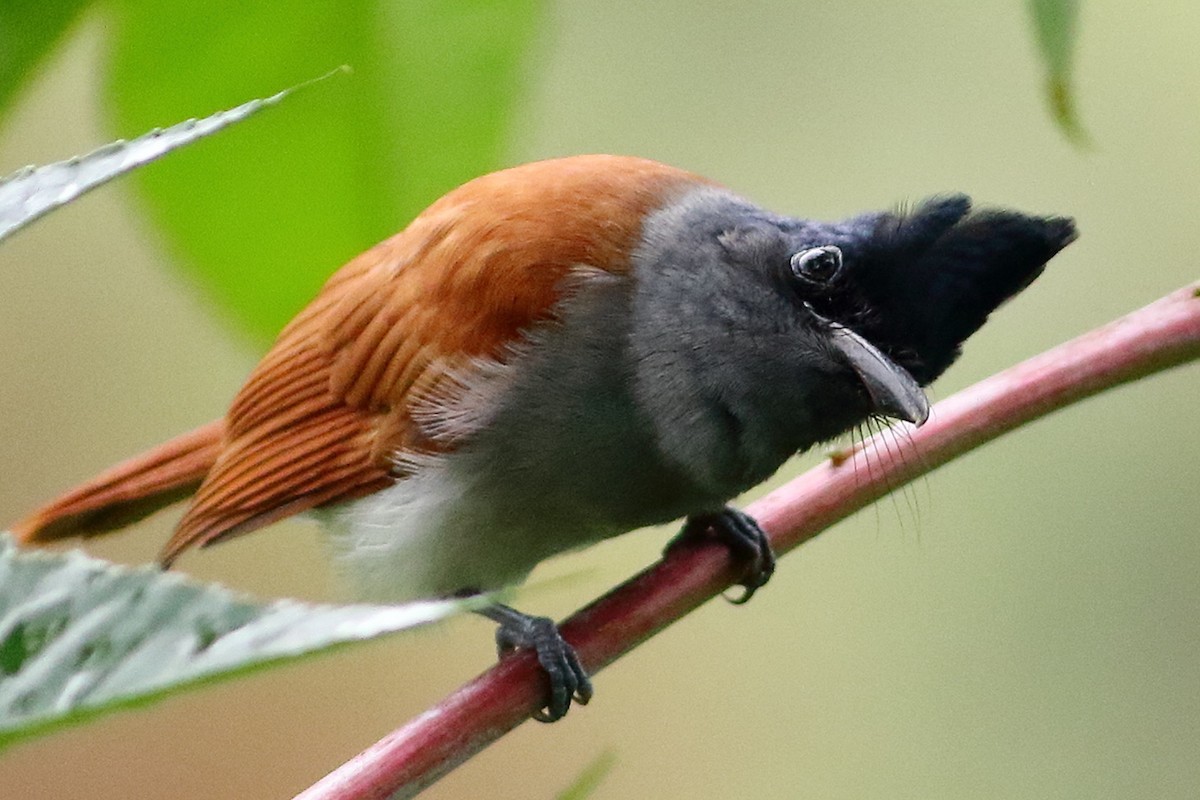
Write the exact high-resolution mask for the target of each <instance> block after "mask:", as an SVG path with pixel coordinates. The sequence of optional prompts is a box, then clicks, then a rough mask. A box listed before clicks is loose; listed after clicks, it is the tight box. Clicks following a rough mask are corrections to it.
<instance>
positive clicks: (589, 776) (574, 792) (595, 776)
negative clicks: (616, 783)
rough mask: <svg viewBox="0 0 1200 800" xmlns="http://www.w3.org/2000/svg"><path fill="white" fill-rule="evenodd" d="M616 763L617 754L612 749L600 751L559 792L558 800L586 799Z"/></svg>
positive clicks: (598, 786)
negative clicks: (568, 784) (569, 783)
mask: <svg viewBox="0 0 1200 800" xmlns="http://www.w3.org/2000/svg"><path fill="white" fill-rule="evenodd" d="M616 763H617V754H616V753H614V752H613V751H612V750H605V751H603V752H601V753H600V755H598V756H596V757H595V758H594V759H592V761H591V763H590V764H588V765H587V766H586V767H584V768H583V771H582V772H580V773H579V775H577V776H576V778H575V780H573V781H571V785H570V786H568V787H567V788H566V789H564V790H562V791H561V792H559V794H558V800H586V799H587V798H589V797H591V796H592V795H593V794H594V793H595V792H596V789H598V788H600V784H601V783H602V782H603V781H604V779H605V778H606V777H608V773H610V772H612V768H613V767H614V766H616Z"/></svg>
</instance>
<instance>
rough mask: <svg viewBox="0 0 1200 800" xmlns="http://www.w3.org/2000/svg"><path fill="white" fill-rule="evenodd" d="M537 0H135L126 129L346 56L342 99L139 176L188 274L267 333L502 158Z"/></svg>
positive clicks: (124, 35)
mask: <svg viewBox="0 0 1200 800" xmlns="http://www.w3.org/2000/svg"><path fill="white" fill-rule="evenodd" d="M540 7H541V2H540V0H503V1H502V2H483V1H482V0H469V1H468V0H415V1H412V2H403V3H397V2H389V0H371V1H368V0H353V1H350V2H347V1H345V0H316V1H314V0H275V2H272V3H244V2H240V1H239V2H234V0H210V2H204V3H196V2H192V0H186V1H185V0H124V1H123V2H120V3H119V4H118V6H117V10H118V12H119V13H118V14H117V18H118V22H119V24H118V26H117V28H116V34H115V36H116V40H115V42H114V45H113V62H112V74H111V81H110V84H109V94H110V97H111V106H112V109H113V112H114V114H115V124H116V127H117V129H118V131H120V132H127V131H139V130H144V129H145V128H147V127H151V126H154V125H156V124H162V122H163V121H164V120H168V121H169V120H173V119H178V118H181V117H184V116H188V115H189V114H194V113H196V111H197V110H198V109H199V110H206V109H212V108H224V107H227V106H229V105H231V104H232V103H234V102H237V101H238V100H239V99H240V98H243V97H255V96H260V95H262V94H264V93H265V92H267V91H270V90H272V89H273V88H274V87H276V86H287V85H290V84H293V83H296V82H297V81H298V80H302V79H303V78H306V77H308V76H311V75H315V74H320V73H322V72H325V71H327V70H329V69H330V68H332V67H334V66H337V65H338V64H349V65H350V66H351V67H352V68H353V70H354V74H353V75H352V76H351V77H350V78H349V79H348V80H346V81H338V82H337V84H336V87H333V86H331V87H330V89H331V90H330V91H321V92H312V93H309V94H308V95H307V96H306V97H304V98H302V99H300V100H297V101H296V102H295V103H294V104H293V106H292V108H291V109H290V110H289V113H288V114H278V115H273V116H272V118H270V119H265V120H263V121H262V123H261V124H258V125H254V126H246V127H244V128H242V129H241V130H238V131H235V132H234V133H233V134H231V135H229V136H225V137H222V138H221V140H220V141H219V142H215V143H209V144H207V145H203V146H200V147H196V148H191V149H189V151H188V152H187V153H183V154H180V155H179V156H178V157H176V158H172V159H170V160H169V161H168V162H164V163H162V164H160V165H157V166H155V167H154V168H153V169H150V170H145V171H143V172H142V173H141V174H139V176H138V184H139V186H140V188H141V189H143V190H144V197H145V199H146V201H147V203H148V205H149V208H150V211H151V213H152V215H153V216H154V217H155V218H156V220H157V221H158V222H159V223H161V226H162V227H163V228H165V230H166V231H167V232H168V233H169V235H170V237H171V239H172V241H173V243H174V244H175V245H177V247H178V249H179V251H180V254H181V255H182V256H183V261H184V262H185V264H186V265H187V267H188V268H189V269H190V270H191V271H192V272H193V273H194V274H195V275H196V276H198V277H199V278H200V280H201V281H202V283H203V284H204V285H205V286H206V287H207V288H208V289H209V290H210V292H211V293H212V294H213V295H215V296H216V297H217V298H218V299H219V300H220V301H221V303H222V304H223V305H224V306H225V307H226V308H227V309H229V310H231V311H232V312H233V313H234V315H235V318H236V319H237V320H238V321H239V322H241V323H242V324H243V325H244V326H245V327H246V328H247V329H249V330H250V331H252V332H254V333H256V334H258V335H262V336H268V335H270V336H273V335H274V334H275V333H276V332H277V331H278V329H279V328H280V327H281V326H282V325H283V323H284V322H286V321H287V319H289V318H290V317H291V316H292V315H293V314H294V313H295V312H296V311H297V309H299V308H300V307H301V306H302V305H303V304H304V303H306V302H307V301H308V300H309V299H311V297H312V296H313V294H315V292H316V290H317V289H318V288H319V287H320V285H321V284H322V283H323V282H324V280H325V279H326V278H327V277H328V275H329V274H330V273H332V272H333V271H334V270H335V269H336V268H337V267H339V266H341V264H342V263H344V262H345V261H346V260H348V259H349V258H350V257H352V256H353V255H355V254H357V253H359V252H361V251H362V250H364V249H366V248H367V247H369V246H370V245H372V244H374V243H376V242H377V241H379V240H381V239H383V238H385V237H387V236H389V235H391V234H392V233H395V232H396V231H397V230H399V229H401V228H402V227H403V226H404V225H405V224H406V223H407V222H408V220H410V219H411V218H412V217H413V216H414V215H415V214H416V213H417V212H419V211H420V210H421V209H422V208H424V207H425V206H426V205H427V204H428V203H429V202H431V201H432V200H433V199H435V198H436V197H438V196H439V195H440V194H442V193H443V192H445V191H447V190H448V189H450V188H452V187H453V186H455V185H457V184H459V183H461V182H463V181H464V180H467V179H469V178H471V177H474V176H475V175H478V174H481V173H483V172H487V171H490V170H491V169H494V168H495V167H496V166H498V165H499V164H500V162H501V159H502V156H503V153H504V151H505V146H506V136H507V132H508V129H509V120H510V118H511V116H512V113H513V108H514V105H515V102H516V100H517V98H518V96H519V90H520V78H521V75H522V73H521V60H522V54H523V53H524V51H525V50H526V49H527V46H528V45H529V43H530V40H531V38H532V36H533V33H534V30H535V28H536V23H537V21H538V19H539V17H540V14H539V11H540Z"/></svg>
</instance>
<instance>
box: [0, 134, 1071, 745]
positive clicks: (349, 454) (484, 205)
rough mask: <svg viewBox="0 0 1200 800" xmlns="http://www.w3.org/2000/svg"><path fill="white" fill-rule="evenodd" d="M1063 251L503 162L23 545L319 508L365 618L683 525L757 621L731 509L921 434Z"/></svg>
mask: <svg viewBox="0 0 1200 800" xmlns="http://www.w3.org/2000/svg"><path fill="white" fill-rule="evenodd" d="M1076 235H1077V232H1076V227H1075V224H1074V221H1073V220H1072V219H1070V218H1068V217H1061V216H1036V215H1028V214H1024V213H1020V212H1017V211H1012V210H1005V209H998V208H993V209H986V208H985V209H982V210H975V209H974V208H973V206H972V203H971V200H970V199H969V198H968V197H967V196H965V195H962V194H946V195H938V196H934V197H931V198H929V199H927V200H925V201H923V202H921V203H919V204H917V205H915V206H913V207H911V208H908V209H903V208H898V209H893V210H887V211H874V212H865V213H862V214H858V215H855V216H852V217H850V218H847V219H844V220H841V221H836V222H824V221H818V220H810V219H806V218H801V217H794V216H789V215H786V214H780V213H775V212H773V211H770V210H767V209H765V208H763V207H761V206H759V205H757V204H755V203H753V202H751V201H750V200H748V199H746V198H744V197H743V196H741V195H740V194H738V193H736V192H734V191H733V190H731V189H728V188H726V187H725V186H723V185H721V184H719V183H717V182H715V181H713V180H710V179H707V178H705V177H702V176H700V175H697V174H694V173H692V172H688V171H686V170H683V169H680V168H676V167H672V166H668V165H666V164H662V163H659V162H657V161H652V160H647V159H642V158H637V157H632V156H616V155H601V154H597V155H580V156H569V157H563V158H556V159H549V160H543V161H536V162H532V163H528V164H523V165H519V166H515V167H511V168H508V169H504V170H501V171H498V172H493V173H490V174H487V175H484V176H481V177H478V178H475V179H473V180H471V181H469V182H467V183H465V184H463V185H462V186H460V187H458V188H456V189H454V190H452V191H450V192H449V193H447V194H446V195H444V196H443V197H441V198H440V199H438V200H437V201H435V202H434V203H433V204H432V205H430V206H429V207H428V208H427V209H426V210H425V211H423V212H422V213H420V214H419V215H418V216H417V217H415V218H414V219H413V220H412V221H411V222H410V223H409V224H408V225H407V226H406V227H404V228H403V229H402V230H401V231H400V232H399V233H397V234H395V235H394V236H392V237H391V238H389V239H386V240H384V241H383V242H381V243H379V244H377V245H375V246H374V247H372V248H371V249H369V250H366V251H365V252H363V253H362V254H360V255H358V256H357V257H355V258H353V259H352V260H351V261H349V262H348V263H347V264H345V265H344V266H343V267H341V268H340V269H339V270H337V271H336V272H335V273H333V275H332V276H331V277H330V278H329V279H328V281H327V282H326V283H325V285H324V287H323V288H322V289H321V290H320V292H319V293H318V294H317V295H316V297H315V299H313V300H312V302H311V303H310V304H309V305H308V306H307V307H306V308H304V309H303V310H302V311H300V312H299V314H298V315H297V316H296V317H295V318H294V319H293V320H292V321H291V322H290V323H289V324H287V325H286V326H285V327H284V328H283V330H282V332H281V333H280V334H279V336H278V338H277V339H276V341H275V343H274V344H273V346H272V347H271V348H270V349H269V351H268V352H267V353H266V355H265V356H264V357H263V359H262V360H261V362H260V363H259V364H258V365H257V366H256V367H255V368H254V369H253V370H252V371H251V373H250V375H249V377H248V378H247V380H246V382H245V384H244V385H243V386H242V388H241V389H240V391H238V392H237V394H236V396H235V397H234V399H233V401H232V404H231V406H230V407H229V409H228V411H227V412H226V414H225V416H224V417H223V418H221V419H218V420H216V421H214V422H211V423H209V424H206V425H203V426H201V427H200V428H197V429H196V430H193V431H191V432H189V433H185V434H183V435H181V436H179V437H177V438H175V439H172V440H170V441H168V442H166V443H164V444H162V445H160V446H158V447H155V448H153V449H151V450H149V451H148V452H146V453H144V454H142V455H139V456H136V457H134V458H132V459H129V460H127V461H124V462H122V463H120V464H118V465H116V466H114V467H112V468H110V469H109V470H107V471H105V472H103V473H101V474H100V475H98V476H97V477H95V478H94V479H92V480H90V481H87V482H85V483H83V484H82V485H79V486H77V487H76V488H74V489H72V490H70V491H68V492H66V493H64V494H62V495H60V496H59V497H58V498H56V499H55V500H53V501H51V502H50V503H48V504H47V505H45V506H43V507H41V508H40V509H38V510H36V511H34V512H33V513H31V514H30V515H28V516H26V517H25V518H24V519H22V520H20V521H18V522H16V523H15V524H14V525H13V526H12V528H11V530H12V532H13V534H14V535H15V537H16V538H17V540H18V541H20V542H22V543H25V544H42V543H46V542H49V541H52V540H57V539H61V538H64V537H70V536H94V535H97V534H100V533H104V532H107V531H110V530H115V529H117V528H121V527H124V526H126V525H129V524H131V523H133V522H135V521H137V520H139V519H141V518H143V517H145V516H147V515H149V514H151V513H153V512H154V511H157V510H158V509H161V508H163V507H165V506H167V505H170V504H173V503H176V502H179V501H182V500H186V501H187V506H186V510H185V512H184V514H183V516H182V519H181V520H180V521H179V523H178V525H177V526H176V528H175V530H174V533H173V535H172V536H171V537H170V539H169V541H168V542H167V543H166V545H165V547H164V548H163V549H162V551H161V554H160V556H159V562H160V563H161V564H162V565H163V566H164V567H169V566H170V565H171V564H172V563H173V562H175V561H176V559H178V558H179V556H180V555H181V554H183V553H184V552H185V551H187V550H189V549H190V548H193V547H206V546H209V545H212V544H215V543H217V542H222V541H225V540H228V539H231V538H233V537H236V536H241V535H243V534H246V533H250V532H252V531H255V530H259V529H261V528H264V527H266V526H268V525H270V524H272V523H274V522H276V521H278V520H281V519H284V518H287V517H291V516H294V515H298V514H307V515H309V516H312V517H315V518H316V519H317V520H318V522H319V524H320V526H321V528H322V530H323V531H324V534H325V539H326V541H327V542H328V545H329V550H330V553H331V560H332V562H333V563H334V564H335V565H336V569H337V571H338V572H340V573H342V574H343V575H344V577H345V580H346V581H347V582H348V583H349V585H350V586H351V587H352V589H353V591H354V593H355V594H356V595H357V596H358V597H360V598H362V599H364V600H369V601H378V602H400V601H403V600H409V599H415V598H434V597H461V596H468V595H473V594H477V593H484V592H491V591H493V590H496V589H498V588H501V587H509V586H513V585H516V584H519V583H520V582H521V581H523V580H524V579H525V578H526V576H527V575H528V574H529V573H530V571H531V570H532V569H533V568H534V566H536V565H537V564H538V563H540V562H541V561H543V560H544V559H546V558H548V557H550V556H553V555H555V554H557V553H561V552H564V551H567V550H576V549H580V548H583V547H585V546H587V545H590V544H593V543H596V542H599V541H601V540H603V539H607V538H609V537H612V536H616V535H618V534H623V533H625V532H627V531H631V530H634V529H638V528H643V527H647V526H651V525H658V524H664V523H668V522H671V521H673V520H678V519H684V520H685V522H684V523H683V527H682V529H681V532H680V533H679V535H678V536H677V537H675V539H673V540H672V542H671V544H670V545H668V549H670V547H672V546H676V545H678V544H679V543H681V542H686V541H690V540H692V539H695V538H697V537H707V538H716V539H717V540H719V541H722V542H725V543H726V544H727V545H728V546H729V551H730V557H731V558H734V559H736V560H737V561H738V562H739V564H741V566H742V569H743V571H744V578H743V581H742V586H743V587H744V589H745V591H744V594H743V596H742V597H741V598H739V599H740V600H746V599H749V597H750V595H752V594H753V593H754V592H755V591H756V590H757V589H758V588H760V587H761V586H762V585H763V584H764V583H766V581H767V579H768V578H770V577H771V574H772V572H773V571H774V567H775V563H774V554H773V553H772V552H771V548H770V545H769V543H768V540H767V537H766V535H765V533H764V532H763V531H762V529H761V528H760V526H759V525H758V524H757V523H756V522H755V520H754V519H753V518H751V517H750V516H749V515H747V514H746V513H744V512H742V511H739V510H737V509H735V508H733V507H732V506H730V505H729V503H730V501H731V499H732V498H734V497H736V496H738V495H739V494H741V493H743V492H745V491H746V490H748V489H750V488H752V487H754V486H756V485H757V484H759V483H761V482H762V481H764V480H765V479H766V478H768V477H769V476H770V475H772V474H773V473H774V472H775V471H776V470H777V469H778V468H779V467H780V466H781V465H782V464H783V463H784V462H785V461H786V460H787V459H788V458H790V457H791V456H792V455H794V454H796V453H798V452H803V451H805V450H808V449H810V448H812V447H813V446H814V445H817V444H819V443H822V442H827V441H830V440H832V439H834V438H836V437H837V436H839V435H841V434H843V433H845V432H847V431H850V430H852V429H854V428H855V427H856V426H859V425H862V424H863V423H864V422H867V421H868V420H870V419H872V418H891V419H893V420H897V421H903V422H907V423H911V424H916V425H919V424H921V423H922V422H924V421H925V419H926V418H927V416H928V414H929V404H928V400H927V398H926V395H925V393H924V391H923V388H922V387H924V386H927V385H928V384H929V383H930V382H932V381H933V380H934V379H935V378H936V377H938V376H939V375H940V374H941V373H942V372H944V371H945V369H946V368H947V367H949V366H950V364H951V363H952V362H953V361H954V360H955V359H956V358H957V357H958V355H959V354H960V352H961V348H962V344H963V342H964V341H965V340H966V339H967V337H969V336H970V335H971V334H972V333H974V332H975V331H976V330H977V329H978V328H979V327H980V326H981V325H982V324H983V323H984V321H985V320H986V319H987V318H988V316H989V314H991V313H992V311H994V310H995V309H996V308H997V307H998V306H999V305H1000V304H1001V303H1003V302H1004V301H1006V300H1007V299H1009V298H1010V297H1012V296H1013V295H1015V294H1016V293H1018V292H1019V291H1021V290H1022V289H1024V288H1025V287H1026V286H1028V285H1029V283H1030V282H1031V281H1033V280H1034V278H1036V277H1037V276H1038V275H1039V274H1040V273H1041V272H1042V270H1043V269H1044V267H1045V265H1046V263H1047V262H1048V261H1049V260H1050V259H1051V258H1052V257H1053V256H1054V255H1055V254H1057V253H1058V252H1059V251H1060V250H1061V249H1062V248H1063V247H1065V246H1066V245H1067V244H1069V243H1070V242H1071V241H1073V240H1074V239H1075V238H1076ZM481 613H482V614H484V615H485V616H487V617H489V618H490V619H492V620H494V621H495V622H496V623H497V624H498V628H497V630H496V642H497V645H498V648H499V650H500V652H501V655H502V656H503V655H505V654H507V653H509V652H511V651H513V650H519V649H531V650H533V651H535V652H536V655H537V658H538V661H539V663H540V664H541V666H542V668H543V669H544V670H545V672H546V674H547V675H548V676H549V692H548V694H547V696H546V699H545V703H544V705H543V706H542V707H541V708H540V709H539V710H538V711H537V712H535V713H534V717H535V718H536V719H539V720H541V721H545V722H549V721H554V720H556V719H559V718H561V717H562V716H563V715H564V714H566V713H567V711H568V709H569V708H570V707H571V704H572V701H574V702H577V703H581V704H582V703H586V702H587V701H588V700H589V699H590V698H591V696H592V692H593V689H592V684H591V680H590V678H589V676H588V674H587V672H586V671H585V670H584V669H583V667H582V666H581V664H580V662H579V659H578V657H577V656H576V654H575V652H574V651H573V650H572V648H571V647H570V645H569V644H567V643H566V642H565V641H564V640H563V639H562V637H561V636H560V635H559V633H558V629H557V627H556V625H555V623H554V622H553V621H552V620H550V619H549V618H546V617H538V616H533V615H528V614H524V613H522V612H519V611H517V610H516V609H513V608H511V607H509V606H506V605H501V604H492V605H489V606H487V607H486V608H484V609H483V610H482V611H481Z"/></svg>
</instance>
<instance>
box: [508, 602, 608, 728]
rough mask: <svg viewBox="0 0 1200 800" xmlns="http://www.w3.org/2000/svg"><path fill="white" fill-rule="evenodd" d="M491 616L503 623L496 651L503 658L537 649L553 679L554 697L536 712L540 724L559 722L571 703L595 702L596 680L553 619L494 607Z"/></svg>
mask: <svg viewBox="0 0 1200 800" xmlns="http://www.w3.org/2000/svg"><path fill="white" fill-rule="evenodd" d="M487 611H488V612H492V613H487V612H485V613H487V616H489V617H490V618H491V619H494V620H495V621H497V622H499V623H500V627H498V628H497V629H496V651H497V653H498V654H499V656H500V657H501V658H504V657H505V656H507V655H509V654H510V653H512V652H513V651H514V650H517V649H526V650H533V651H534V652H535V653H536V654H537V659H538V663H539V664H541V665H542V669H543V670H544V671H545V672H546V675H547V677H549V679H550V698H549V700H548V701H547V702H546V705H545V706H544V707H543V708H540V709H538V710H537V711H535V712H534V713H533V718H534V719H536V720H537V721H538V722H555V721H557V720H560V719H562V718H563V716H565V715H566V713H567V711H568V710H570V708H571V701H572V700H574V701H575V702H577V703H579V704H580V705H587V703H588V701H589V700H591V699H592V681H591V679H590V678H589V677H588V674H587V671H586V670H584V668H583V665H582V664H581V663H580V662H579V656H578V655H577V654H576V652H575V648H573V647H571V645H569V644H568V643H567V642H566V640H565V639H563V638H562V634H560V633H559V632H558V626H557V625H555V624H554V620H552V619H550V618H549V617H533V616H529V615H527V614H522V613H521V612H519V611H517V610H516V609H512V608H509V607H507V606H493V607H492V608H490V609H488V610H487Z"/></svg>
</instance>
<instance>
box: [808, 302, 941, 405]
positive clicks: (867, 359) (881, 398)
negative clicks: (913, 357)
mask: <svg viewBox="0 0 1200 800" xmlns="http://www.w3.org/2000/svg"><path fill="white" fill-rule="evenodd" d="M828 325H829V327H830V332H829V333H830V341H831V342H832V344H833V346H834V347H836V348H837V350H838V352H840V353H841V354H842V355H843V356H845V357H846V361H847V362H848V363H849V364H850V367H851V369H853V370H854V371H855V372H856V373H858V377H859V378H861V379H862V382H863V385H864V386H866V387H867V394H869V395H870V396H871V402H872V403H874V404H875V411H876V412H878V413H880V414H882V415H884V416H885V417H892V418H893V419H902V420H904V421H905V422H912V423H914V424H916V425H921V424H923V423H924V422H925V420H927V419H929V398H927V397H926V396H925V392H924V391H922V389H921V387H920V386H919V385H918V384H917V382H916V381H915V380H913V376H912V375H909V374H908V370H906V369H904V368H903V367H901V366H900V365H899V364H897V363H896V362H894V361H892V360H891V359H890V358H888V357H887V356H885V355H884V354H883V353H881V352H879V350H878V349H877V348H876V347H875V345H873V344H871V343H870V342H868V341H867V340H866V339H864V338H862V337H861V336H859V335H858V334H857V333H855V332H854V331H852V330H850V329H849V328H846V327H843V326H841V325H838V324H837V323H836V322H829V323H828Z"/></svg>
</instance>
